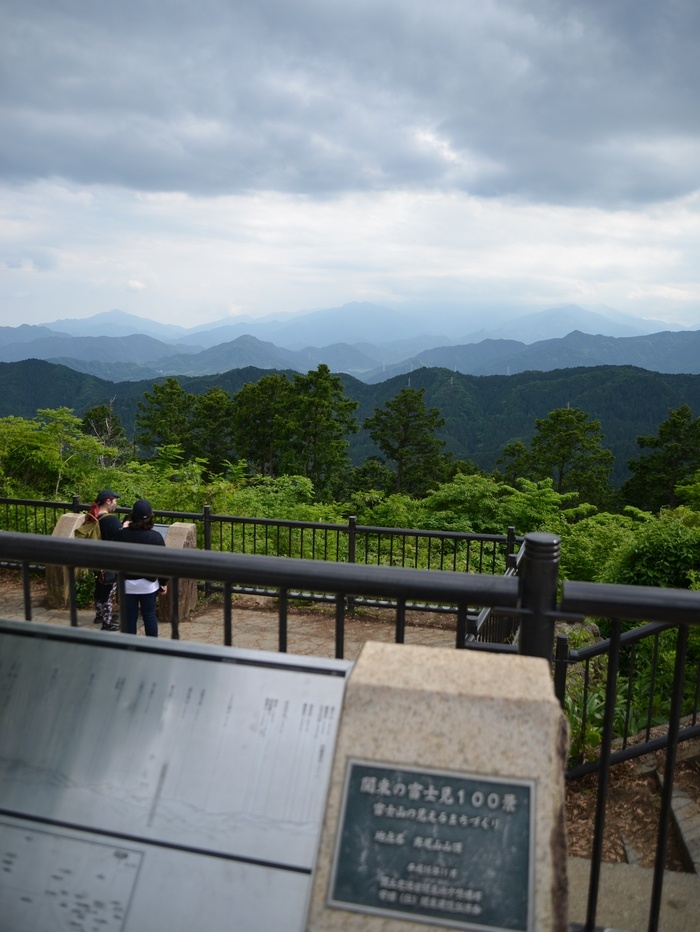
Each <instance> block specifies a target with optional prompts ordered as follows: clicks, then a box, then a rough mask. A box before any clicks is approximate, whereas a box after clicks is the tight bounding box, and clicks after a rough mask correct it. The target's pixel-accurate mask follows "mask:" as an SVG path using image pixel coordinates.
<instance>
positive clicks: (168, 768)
mask: <svg viewBox="0 0 700 932" xmlns="http://www.w3.org/2000/svg"><path fill="white" fill-rule="evenodd" d="M350 668H351V664H350V663H348V662H346V661H342V660H341V661H338V660H323V659H319V658H306V657H294V656H291V655H290V656H287V655H278V654H269V653H263V652H260V651H247V650H234V649H231V648H225V647H221V648H217V647H208V646H206V645H196V644H191V643H190V644H188V643H185V642H180V641H167V640H162V641H161V640H158V641H155V640H154V639H151V638H143V637H135V636H129V635H122V634H106V633H102V632H96V631H95V632H93V631H80V630H76V629H66V628H60V627H57V626H49V625H41V624H34V623H32V624H29V623H22V622H1V621H0V866H1V867H2V870H0V916H2V929H3V932H36V930H38V929H41V930H42V932H53V930H56V932H58V930H66V929H72V930H78V932H80V930H85V932H87V930H97V929H104V930H107V932H112V930H113V932H122V930H124V932H127V930H132V932H142V930H145V929H168V932H180V930H182V932H191V930H192V929H194V928H208V929H234V928H235V929H236V930H244V932H247V930H251V932H252V930H255V932H257V930H259V929H263V928H269V929H273V928H275V929H282V928H284V929H285V930H286V929H290V930H294V929H299V930H301V929H303V927H304V920H305V911H306V905H307V901H308V897H309V893H310V885H311V875H312V871H313V867H314V862H315V857H316V852H317V848H318V839H319V836H320V829H321V822H322V819H323V813H324V807H325V800H326V794H327V789H328V781H329V779H330V768H331V763H332V758H333V750H334V747H335V737H336V731H337V726H338V721H339V717H340V709H341V704H342V697H343V693H344V689H345V681H346V676H347V674H348V672H349V670H350Z"/></svg>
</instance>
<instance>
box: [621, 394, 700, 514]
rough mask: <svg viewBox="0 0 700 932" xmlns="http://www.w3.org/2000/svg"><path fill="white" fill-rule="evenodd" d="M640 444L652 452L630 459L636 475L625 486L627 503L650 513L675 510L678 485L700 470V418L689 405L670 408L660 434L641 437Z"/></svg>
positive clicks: (624, 496) (631, 467) (630, 464)
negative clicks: (696, 416) (695, 416)
mask: <svg viewBox="0 0 700 932" xmlns="http://www.w3.org/2000/svg"><path fill="white" fill-rule="evenodd" d="M637 444H638V446H639V447H640V448H641V449H642V450H644V449H646V450H649V451H650V452H648V453H646V454H645V455H643V456H641V457H640V458H639V459H636V460H629V462H628V466H629V468H630V471H631V472H632V476H631V477H630V478H629V479H628V480H627V481H626V482H625V483H624V485H623V486H622V495H623V498H624V500H625V501H626V502H628V503H629V504H630V505H636V506H637V507H638V508H645V509H647V510H648V511H658V510H659V509H660V508H664V507H670V508H675V507H676V505H678V503H679V498H678V486H680V485H682V484H684V483H687V482H689V481H690V480H692V478H693V474H694V473H695V472H696V471H697V470H698V469H700V418H693V413H692V411H691V409H690V407H689V405H681V406H680V407H679V408H670V409H669V412H668V417H667V418H666V420H665V421H663V422H662V423H661V424H659V428H658V432H657V435H656V436H653V435H648V436H641V437H637Z"/></svg>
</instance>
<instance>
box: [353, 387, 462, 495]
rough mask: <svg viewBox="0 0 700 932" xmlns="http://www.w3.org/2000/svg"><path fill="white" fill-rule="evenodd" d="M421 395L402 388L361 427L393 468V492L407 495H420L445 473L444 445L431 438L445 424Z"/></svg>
mask: <svg viewBox="0 0 700 932" xmlns="http://www.w3.org/2000/svg"><path fill="white" fill-rule="evenodd" d="M424 394H425V389H423V388H421V389H415V388H403V389H402V390H401V391H400V392H399V394H398V395H396V397H395V398H392V399H390V400H389V401H387V403H386V404H385V405H384V407H383V408H375V411H374V414H373V415H372V416H371V417H368V418H366V419H365V422H364V425H363V426H364V428H365V430H367V431H369V435H370V437H371V438H372V440H373V442H374V443H375V444H376V445H377V446H378V447H379V449H380V450H381V451H382V453H383V454H384V457H385V458H386V459H387V460H388V461H389V462H390V463H392V464H393V465H394V467H395V476H396V479H395V491H396V492H404V493H406V494H408V495H418V496H420V495H424V494H425V493H426V491H427V490H428V489H430V488H434V487H435V486H436V485H437V484H438V483H439V482H440V480H441V479H445V478H447V474H448V472H449V463H450V457H449V456H447V455H446V454H445V453H443V452H442V448H443V447H444V446H445V442H444V440H439V439H438V438H437V437H436V436H435V434H436V432H437V431H438V430H440V428H441V427H442V426H443V425H444V423H445V422H444V419H443V418H442V417H441V416H440V412H439V411H438V409H437V408H426V405H425V399H424V397H423V396H424Z"/></svg>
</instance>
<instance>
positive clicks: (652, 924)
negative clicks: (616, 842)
mask: <svg viewBox="0 0 700 932" xmlns="http://www.w3.org/2000/svg"><path fill="white" fill-rule="evenodd" d="M687 649H688V628H687V626H686V625H681V626H680V627H679V629H678V637H677V639H676V663H675V667H674V671H673V692H672V694H671V715H670V718H669V722H668V745H667V747H666V766H665V768H664V785H663V790H662V792H661V812H660V814H659V836H658V840H657V842H656V859H655V861H654V882H653V885H652V890H651V908H650V910H649V932H658V928H659V914H660V912H661V893H662V890H663V885H664V867H665V864H666V845H667V842H668V828H669V822H670V820H671V799H672V795H673V775H674V771H675V769H676V750H677V748H678V731H679V728H680V720H681V712H682V709H683V684H684V680H685V659H686V653H687Z"/></svg>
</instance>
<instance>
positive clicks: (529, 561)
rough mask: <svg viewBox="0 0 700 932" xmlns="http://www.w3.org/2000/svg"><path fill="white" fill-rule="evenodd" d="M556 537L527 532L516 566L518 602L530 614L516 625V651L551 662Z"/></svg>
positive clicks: (556, 573)
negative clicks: (518, 589) (517, 627)
mask: <svg viewBox="0 0 700 932" xmlns="http://www.w3.org/2000/svg"><path fill="white" fill-rule="evenodd" d="M560 543H561V542H560V540H559V538H558V537H557V536H556V535H554V534H542V533H537V534H527V535H526V536H525V544H524V547H525V556H524V557H523V561H522V564H521V568H520V576H519V579H520V604H521V606H522V608H523V609H525V611H528V612H530V616H529V617H526V618H524V619H523V621H522V623H521V625H520V637H519V644H520V653H521V654H526V655H527V656H529V657H544V658H545V660H548V661H550V662H551V660H552V651H553V649H554V617H553V612H554V609H555V607H556V604H557V582H558V579H559V552H560Z"/></svg>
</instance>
